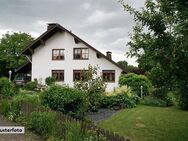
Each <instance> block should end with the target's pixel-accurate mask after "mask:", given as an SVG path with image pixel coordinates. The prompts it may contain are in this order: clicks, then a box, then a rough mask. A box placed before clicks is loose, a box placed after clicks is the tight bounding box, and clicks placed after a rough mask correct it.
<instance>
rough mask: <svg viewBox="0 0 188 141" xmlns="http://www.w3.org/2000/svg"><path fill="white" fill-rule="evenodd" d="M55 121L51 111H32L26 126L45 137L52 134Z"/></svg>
mask: <svg viewBox="0 0 188 141" xmlns="http://www.w3.org/2000/svg"><path fill="white" fill-rule="evenodd" d="M55 123H56V118H55V115H54V114H53V113H52V112H33V113H32V114H31V116H30V119H29V122H28V128H29V129H31V130H32V131H34V132H35V133H36V134H38V135H40V136H42V137H44V138H47V137H49V136H50V135H51V134H52V132H53V129H54V124H55Z"/></svg>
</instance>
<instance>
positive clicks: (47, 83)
mask: <svg viewBox="0 0 188 141" xmlns="http://www.w3.org/2000/svg"><path fill="white" fill-rule="evenodd" d="M45 83H46V85H48V86H50V85H52V84H54V83H55V79H54V78H53V77H50V76H49V77H47V78H46V79H45Z"/></svg>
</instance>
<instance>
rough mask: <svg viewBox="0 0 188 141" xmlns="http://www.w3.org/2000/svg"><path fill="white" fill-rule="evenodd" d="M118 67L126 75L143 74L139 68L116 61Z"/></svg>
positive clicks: (125, 62)
mask: <svg viewBox="0 0 188 141" xmlns="http://www.w3.org/2000/svg"><path fill="white" fill-rule="evenodd" d="M117 64H118V65H120V66H122V67H123V68H124V69H125V70H126V71H127V72H128V73H136V74H144V73H145V71H144V70H143V69H141V68H139V67H136V66H132V65H128V63H127V61H125V60H124V61H118V62H117Z"/></svg>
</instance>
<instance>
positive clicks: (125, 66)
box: [117, 60, 128, 69]
mask: <svg viewBox="0 0 188 141" xmlns="http://www.w3.org/2000/svg"><path fill="white" fill-rule="evenodd" d="M117 63H118V65H120V66H122V67H123V68H125V69H126V68H127V66H128V63H127V61H125V60H124V61H118V62H117Z"/></svg>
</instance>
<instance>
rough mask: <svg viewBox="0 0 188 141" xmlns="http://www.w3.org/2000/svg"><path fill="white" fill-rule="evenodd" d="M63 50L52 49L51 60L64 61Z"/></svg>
mask: <svg viewBox="0 0 188 141" xmlns="http://www.w3.org/2000/svg"><path fill="white" fill-rule="evenodd" d="M64 59H65V57H64V49H53V50H52V60H64Z"/></svg>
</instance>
